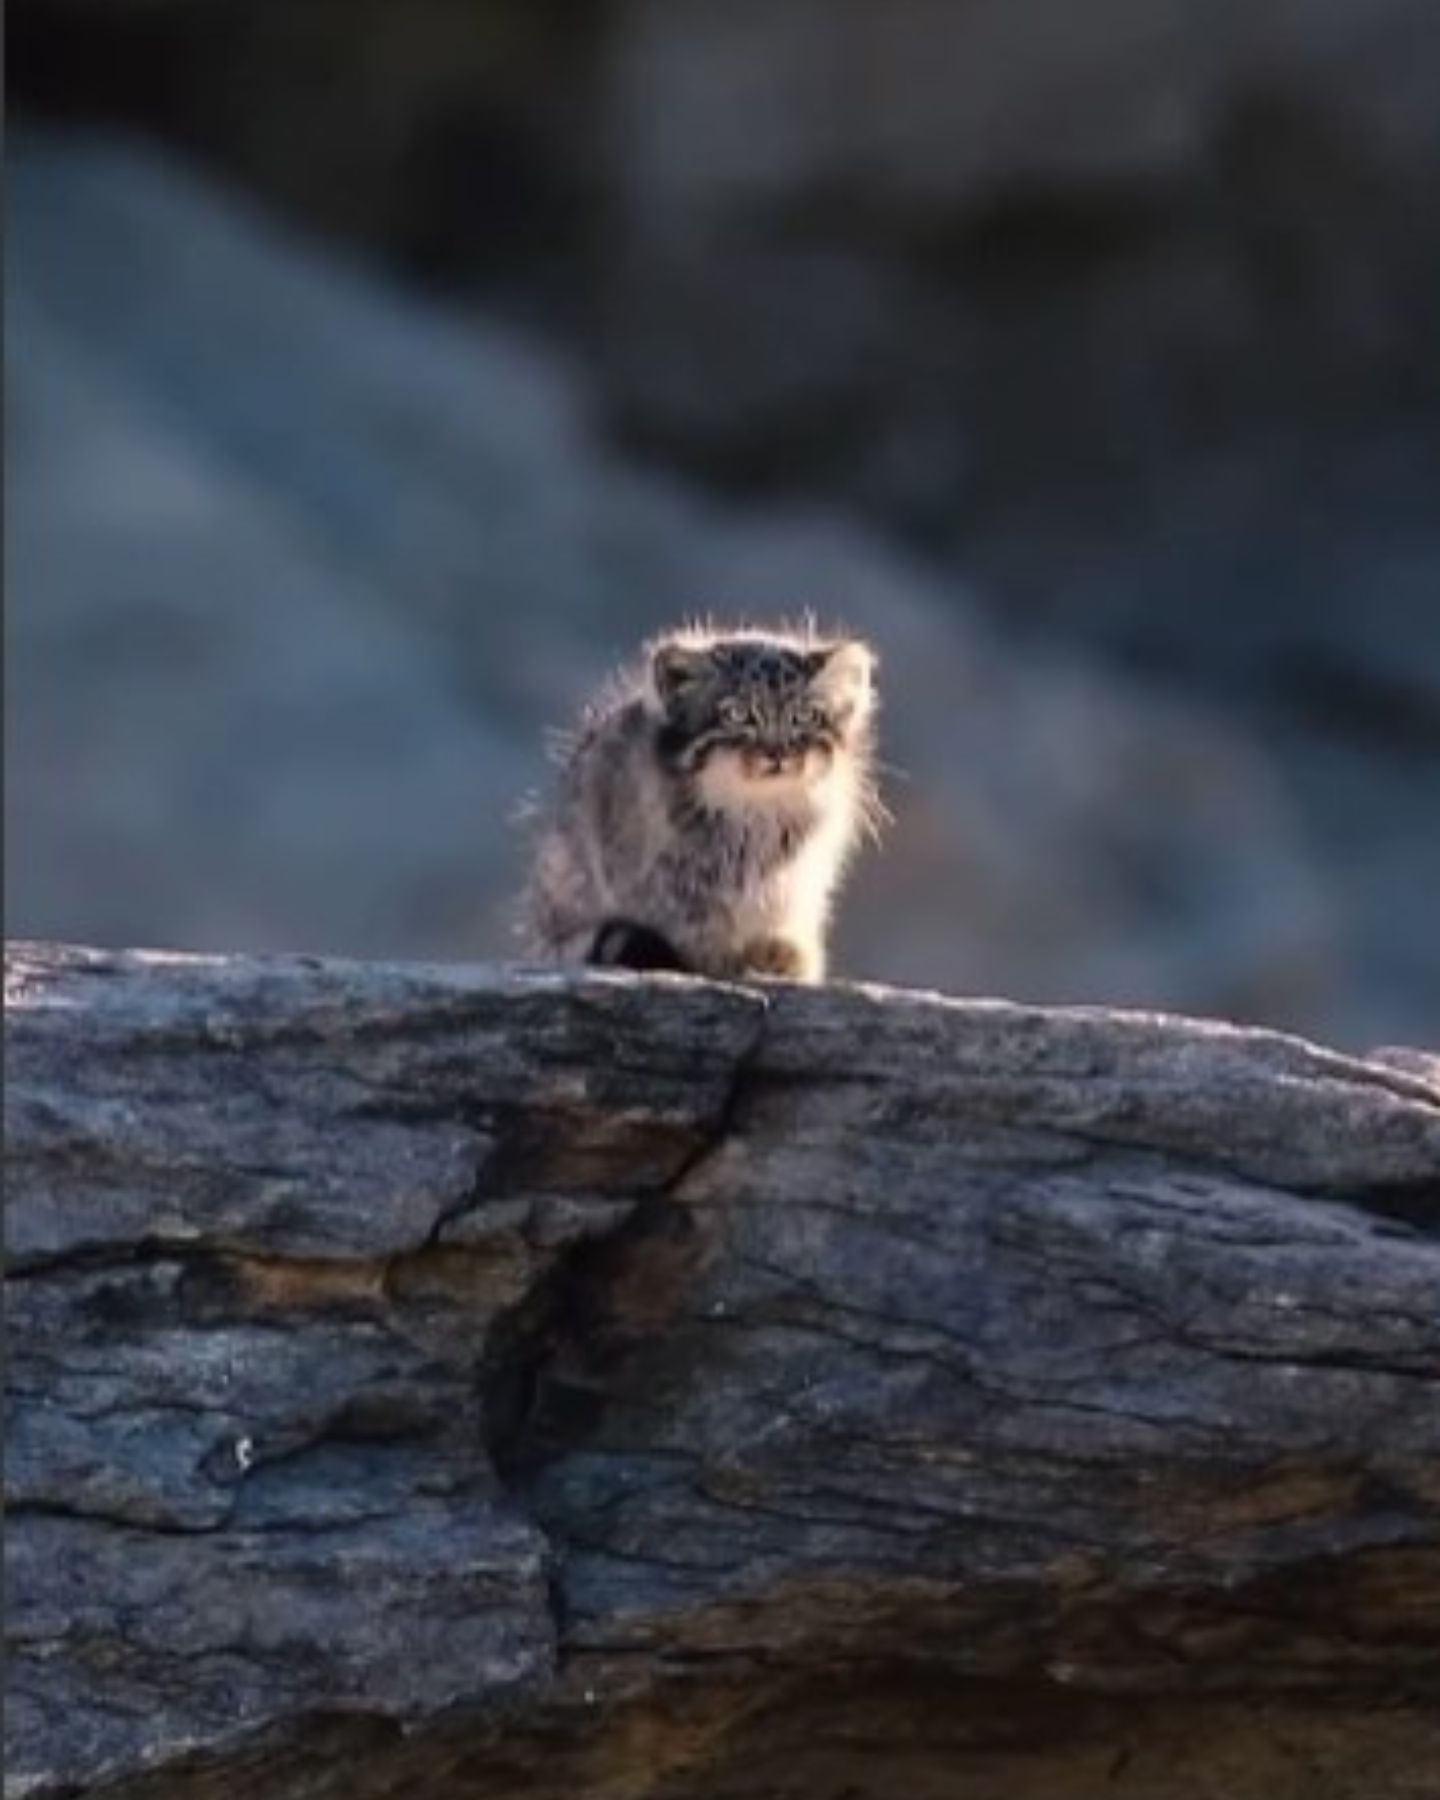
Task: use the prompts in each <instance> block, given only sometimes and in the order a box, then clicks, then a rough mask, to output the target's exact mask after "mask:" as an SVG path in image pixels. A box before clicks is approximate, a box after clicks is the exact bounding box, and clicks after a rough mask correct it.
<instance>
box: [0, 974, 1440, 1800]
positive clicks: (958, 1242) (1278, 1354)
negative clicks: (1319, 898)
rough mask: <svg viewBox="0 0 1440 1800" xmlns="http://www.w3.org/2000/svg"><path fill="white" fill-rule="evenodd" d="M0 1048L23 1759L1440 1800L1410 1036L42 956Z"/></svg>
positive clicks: (114, 1781) (334, 1782) (1439, 1434)
mask: <svg viewBox="0 0 1440 1800" xmlns="http://www.w3.org/2000/svg"><path fill="white" fill-rule="evenodd" d="M6 1037H7V1044H6V1051H7V1062H6V1069H7V1084H6V1183H5V1189H6V1202H7V1219H6V1227H7V1248H8V1251H9V1259H10V1273H11V1285H10V1295H9V1300H8V1314H9V1317H8V1324H9V1347H10V1366H9V1369H8V1371H7V1376H8V1384H9V1386H8V1405H9V1413H8V1420H7V1455H6V1483H7V1532H6V1546H5V1553H6V1577H7V1579H6V1588H7V1597H8V1606H9V1617H8V1621H7V1626H8V1641H9V1658H8V1670H7V1676H8V1680H9V1683H10V1692H9V1700H8V1705H7V1727H8V1760H7V1778H6V1792H7V1795H11V1796H14V1800H21V1797H25V1800H59V1797H60V1796H61V1795H64V1796H66V1800H78V1797H79V1796H87V1797H88V1796H90V1795H92V1794H93V1795H97V1796H98V1795H100V1794H102V1793H103V1794H104V1795H106V1796H110V1797H111V1800H119V1797H122V1796H123V1797H124V1800H182V1797H183V1800H201V1797H202V1796H203V1797H205V1800H220V1797H221V1796H225V1795H234V1794H237V1793H247V1794H255V1795H261V1794H263V1795H265V1796H266V1800H290V1797H292V1796H293V1797H294V1800H300V1797H301V1796H304V1797H305V1800H326V1797H328V1796H335V1800H341V1797H342V1796H343V1797H344V1800H378V1797H380V1796H387V1797H390V1800H401V1797H402V1796H404V1797H405V1800H459V1797H460V1796H461V1795H464V1796H467V1797H469V1800H481V1797H483V1796H488V1795H494V1796H497V1800H498V1797H499V1796H501V1795H504V1796H507V1797H508V1796H513V1797H517V1800H518V1797H519V1796H531V1795H533V1796H537V1797H541V1796H543V1797H546V1800H550V1797H554V1800H559V1797H560V1796H562V1795H570V1794H574V1793H577V1792H583V1793H586V1794H593V1795H595V1796H596V1797H597V1800H622V1797H623V1800H641V1797H645V1800H716V1797H719V1796H725V1797H734V1800H738V1797H739V1796H741V1795H745V1796H748V1797H749V1800H781V1797H782V1796H792V1795H796V1794H799V1793H804V1794H806V1795H807V1796H810V1797H811V1800H840V1797H841V1796H846V1797H848V1800H890V1797H891V1796H894V1795H896V1794H900V1793H904V1794H915V1795H919V1796H921V1797H922V1800H940V1796H953V1795H955V1794H957V1793H972V1792H973V1793H975V1794H977V1795H978V1794H981V1793H995V1792H1004V1793H1006V1794H1007V1795H1011V1796H1017V1797H1019V1800H1042V1797H1043V1796H1046V1795H1054V1794H1056V1793H1059V1792H1063V1793H1065V1794H1067V1795H1073V1796H1078V1797H1079V1800H1099V1796H1101V1795H1104V1796H1108V1797H1109V1800H1212V1797H1213V1796H1215V1795H1217V1794H1219V1793H1224V1794H1225V1795H1227V1796H1229V1797H1230V1800H1353V1797H1354V1796H1355V1795H1357V1794H1360V1793H1363V1794H1364V1795H1365V1796H1366V1800H1421V1797H1422V1796H1424V1795H1426V1794H1428V1793H1429V1792H1430V1791H1432V1788H1433V1770H1434V1756H1433V1752H1434V1718H1435V1707H1436V1704H1437V1702H1440V1490H1437V1487H1436V1482H1435V1469H1436V1464H1437V1456H1440V1404H1437V1400H1440V1391H1437V1386H1440V1244H1437V1232H1440V1087H1437V1086H1436V1084H1435V1081H1434V1079H1433V1076H1434V1064H1433V1059H1432V1060H1431V1061H1429V1062H1427V1060H1426V1059H1423V1058H1418V1057H1416V1058H1407V1057H1406V1056H1405V1054H1404V1053H1401V1052H1392V1053H1388V1058H1387V1060H1386V1061H1385V1062H1384V1063H1383V1064H1382V1063H1381V1062H1378V1061H1377V1062H1373V1063H1366V1062H1361V1061H1356V1060H1353V1059H1350V1058H1347V1057H1344V1056H1341V1055H1338V1054H1335V1053H1333V1052H1330V1051H1326V1050H1323V1049H1319V1048H1317V1047H1314V1046H1312V1045H1310V1044H1307V1043H1305V1042H1303V1041H1300V1040H1297V1039H1294V1038H1288V1037H1281V1036H1276V1035H1272V1034H1268V1033H1265V1032H1258V1031H1246V1030H1239V1029H1232V1028H1228V1027H1224V1026H1219V1025H1213V1024H1206V1023H1199V1022H1194V1021H1188V1020H1185V1019H1181V1018H1174V1017H1161V1016H1154V1015H1143V1014H1126V1013H1120V1012H1109V1011H1104V1010H1085V1009H1076V1010H1064V1009H1055V1010H1041V1009H1032V1008H1024V1007H1017V1006H1012V1005H1007V1004H1002V1003H999V1002H981V1001H970V1002H966V1001H949V1000H945V999H942V998H940V997H938V996H933V995H924V994H918V993H905V992H900V991H895V990H886V989H881V988H864V987H854V988H833V989H829V990H801V989H789V988H784V987H766V988H748V989H742V988H727V987H718V986H709V985H706V984H703V983H697V982H690V981H687V980H684V979H681V978H667V977H657V978H653V979H651V980H648V981H641V980H637V979H634V978H630V977H620V976H611V975H603V976H596V977H593V978H591V979H588V980H581V981H576V980H573V979H569V978H563V977H560V976H558V975H555V974H552V973H548V972H537V971H524V970H511V971H500V970H495V969H486V968H480V967H468V968H461V967H456V968H450V969H443V968H439V967H435V966H420V965H411V966H385V965H371V966H364V965H358V964H347V963H343V962H338V961H320V960H316V959H310V958H290V959H257V960H250V959H245V958H234V959H227V958H192V957H184V956H179V955H174V954H135V953H109V952H103V951H89V950H81V949H74V948H66V947H61V946H53V945H50V946H46V945H26V944H20V945H14V946H12V947H11V949H10V951H9V954H8V956H7V965H6ZM1427 1071H1428V1073H1427Z"/></svg>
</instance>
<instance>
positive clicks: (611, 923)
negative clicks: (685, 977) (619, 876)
mask: <svg viewBox="0 0 1440 1800" xmlns="http://www.w3.org/2000/svg"><path fill="white" fill-rule="evenodd" d="M585 960H586V962H587V963H593V964H597V965H598V966H600V967H601V968H607V969H641V970H644V969H674V970H678V971H679V972H680V973H681V974H692V973H693V972H694V971H693V970H692V969H691V967H690V964H689V963H687V962H686V961H685V959H684V957H683V956H681V954H680V952H679V951H678V950H677V949H676V948H675V946H674V945H673V944H672V943H671V942H670V940H669V938H667V937H666V936H665V935H664V933H663V932H659V931H655V930H653V929H652V928H651V927H650V926H649V925H636V924H634V923H632V921H631V920H629V919H607V920H606V921H605V923H604V924H603V925H602V926H601V927H600V929H599V930H598V931H597V932H596V933H595V941H594V943H593V944H591V946H590V954H589V955H588V956H587V957H586V958H585Z"/></svg>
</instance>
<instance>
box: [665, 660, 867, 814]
mask: <svg viewBox="0 0 1440 1800" xmlns="http://www.w3.org/2000/svg"><path fill="white" fill-rule="evenodd" d="M874 666H875V659H874V656H873V653H872V652H871V650H870V648H869V646H868V645H866V644H864V643H861V642H860V641H859V640H858V639H855V638H842V639H837V640H834V641H831V642H825V641H821V640H815V641H813V642H812V641H810V640H808V639H798V638H797V639H792V638H788V637H782V636H769V635H765V634H762V633H759V632H754V633H748V632H747V633H737V634H735V635H733V636H722V635H717V636H708V637H697V636H694V635H688V634H687V635H682V636H680V637H676V638H669V639H664V640H662V641H661V642H660V643H658V644H656V645H655V646H654V647H653V649H652V652H651V658H650V680H651V685H652V688H653V695H654V705H655V708H656V710H657V713H658V717H659V723H660V729H659V733H658V738H659V743H660V749H661V753H662V755H663V756H664V757H665V759H666V761H667V762H668V763H669V764H670V766H671V767H672V768H674V769H676V770H678V771H681V772H683V773H685V774H687V775H690V776H693V777H694V778H695V779H696V780H697V781H698V782H699V783H700V785H701V786H702V787H703V789H704V790H705V791H706V792H707V793H708V794H709V795H710V797H711V798H714V799H716V800H718V801H720V802H721V803H726V804H736V803H738V804H742V805H749V804H755V803H764V802H765V801H767V800H771V799H773V800H781V799H783V798H785V797H786V796H787V795H793V794H794V792H795V789H796V788H797V787H815V786H817V785H818V784H821V783H823V782H824V781H826V780H827V778H828V777H829V776H831V775H832V774H833V773H834V771H835V768H836V765H837V761H838V760H839V759H841V758H842V757H845V756H846V755H852V756H853V755H855V754H856V753H858V752H860V751H861V750H862V749H863V748H864V747H865V745H866V744H867V743H868V733H869V728H870V718H871V712H872V709H873V705H874Z"/></svg>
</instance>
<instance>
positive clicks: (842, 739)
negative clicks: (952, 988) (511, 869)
mask: <svg viewBox="0 0 1440 1800" xmlns="http://www.w3.org/2000/svg"><path fill="white" fill-rule="evenodd" d="M874 715H875V690H874V657H873V654H872V652H871V651H870V649H869V647H868V646H867V645H865V644H864V643H861V642H860V641H859V640H857V639H854V638H844V637H838V638H826V637H822V636H820V635H818V634H817V633H815V632H814V631H811V630H801V631H755V630H740V631H729V632H723V631H715V630H710V629H700V628H698V627H697V628H691V629H688V630H685V631H682V632H676V633H672V634H669V635H667V636H665V637H663V638H660V639H658V640H656V641H655V642H654V643H652V644H650V645H648V646H647V648H646V652H645V655H644V657H643V659H642V661H641V662H640V663H639V664H638V665H637V666H636V667H635V668H634V669H632V670H630V671H627V673H626V674H625V675H624V676H622V677H621V678H620V679H619V680H618V681H617V682H616V683H615V684H613V685H612V686H611V687H610V689H608V690H607V692H606V693H605V694H604V695H603V696H602V698H601V699H600V700H599V701H598V702H597V703H596V704H595V705H594V706H593V707H592V708H591V709H590V711H589V712H588V713H587V715H586V717H585V720H584V723H583V725H582V728H581V730H580V731H579V733H578V734H577V735H576V736H575V738H574V739H573V740H571V742H570V743H569V745H568V746H567V747H566V749H565V751H564V753H563V766H562V769H561V772H560V779H559V783H558V787H557V791H556V793H555V794H554V796H553V798H552V799H551V801H550V802H549V804H548V806H547V807H546V808H545V810H544V811H543V813H542V815H541V821H540V828H539V832H538V837H537V842H536V846H535V857H534V865H533V870H532V875H531V880H530V885H529V888H528V891H527V893H526V896H525V901H524V905H523V918H522V930H523V933H524V936H525V938H526V941H527V948H528V949H529V950H530V951H531V952H532V953H534V954H537V955H540V956H543V957H548V958H558V959H560V960H562V961H570V962H587V961H603V962H610V963H619V964H622V965H625V966H640V967H656V966H659V967H663V966H671V967H674V966H678V967H682V968H686V969H689V970H692V971H694V972H696V973H698V974H704V975H710V976H715V977H718V978H722V979H724V978H741V977H746V976H752V975H773V976H779V977H784V978H788V979H791V980H796V981H808V982H815V981H820V980H822V979H823V978H824V975H825V968H826V939H827V936H828V931H829V924H830V915H831V907H832V903H833V900H834V897H835V893H836V889H837V887H838V884H839V882H840V879H841V877H842V875H843V874H844V871H845V869H846V867H847V866H848V864H849V862H850V859H851V857H852V855H853V853H854V851H855V849H856V847H857V845H858V844H859V842H860V840H861V839H862V838H863V837H864V836H865V834H866V832H867V831H870V830H873V829H874V828H875V826H876V825H877V823H878V820H879V817H880V806H879V801H878V797H877V795H876V791H875V784H874V778H873V766H874V765H873V754H872V750H873V735H874Z"/></svg>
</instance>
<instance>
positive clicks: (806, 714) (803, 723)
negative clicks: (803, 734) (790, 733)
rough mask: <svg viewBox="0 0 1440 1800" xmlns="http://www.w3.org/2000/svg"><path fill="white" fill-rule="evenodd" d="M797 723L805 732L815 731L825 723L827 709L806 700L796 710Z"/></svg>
mask: <svg viewBox="0 0 1440 1800" xmlns="http://www.w3.org/2000/svg"><path fill="white" fill-rule="evenodd" d="M795 723H796V724H797V725H799V726H800V727H802V729H805V730H812V731H813V730H815V729H817V728H818V727H819V726H821V725H823V724H824V723H825V708H824V707H823V706H817V705H816V704H815V702H814V701H813V700H805V701H802V702H801V703H800V705H799V706H797V707H796V709H795Z"/></svg>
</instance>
